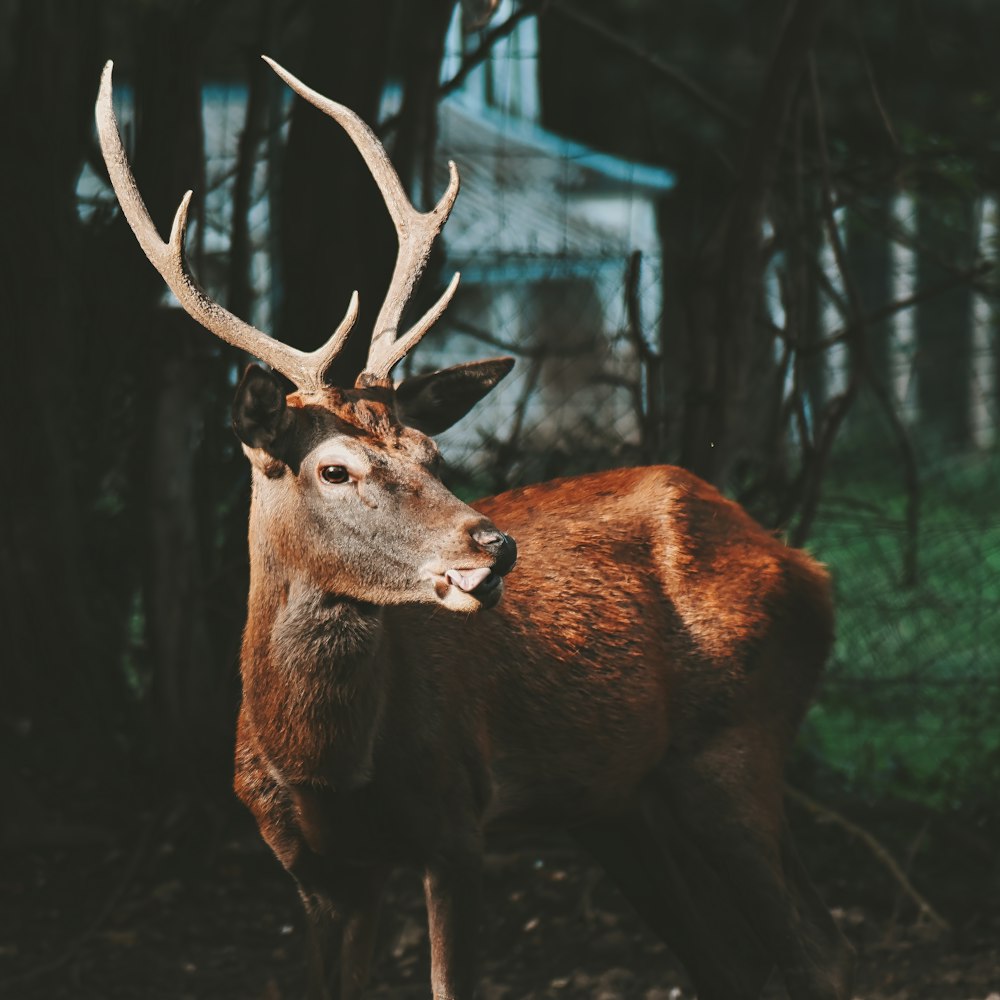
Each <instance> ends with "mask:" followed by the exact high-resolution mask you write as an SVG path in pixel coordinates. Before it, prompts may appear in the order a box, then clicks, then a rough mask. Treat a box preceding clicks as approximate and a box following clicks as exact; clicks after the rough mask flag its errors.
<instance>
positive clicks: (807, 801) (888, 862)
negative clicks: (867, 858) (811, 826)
mask: <svg viewBox="0 0 1000 1000" xmlns="http://www.w3.org/2000/svg"><path fill="white" fill-rule="evenodd" d="M785 796H786V797H787V798H788V799H790V800H791V801H792V802H794V803H795V804H796V805H798V806H800V807H801V808H802V809H804V810H805V811H806V812H807V813H810V814H811V815H812V816H815V817H816V818H817V819H820V820H823V821H825V822H828V823H835V824H836V825H837V826H839V827H840V828H841V829H843V830H846V831H847V832H848V833H849V834H850V835H851V836H852V837H856V838H857V839H858V840H860V841H861V842H862V843H863V844H864V845H865V846H866V847H867V848H868V850H869V851H871V853H872V854H873V855H874V856H875V858H876V859H877V860H878V861H880V862H881V863H882V865H883V866H884V867H885V868H886V870H887V871H888V872H889V874H890V875H891V876H892V877H893V878H894V879H895V880H896V883H897V884H898V885H899V887H900V889H901V890H902V891H903V892H904V893H905V894H906V895H907V896H909V897H910V899H912V900H913V902H914V903H915V904H916V906H917V909H918V910H919V911H920V913H921V914H922V915H924V916H926V917H927V918H928V919H929V920H930V921H931V922H932V923H934V924H935V925H936V926H937V927H939V928H940V929H941V930H945V931H947V930H951V924H949V923H948V921H947V920H945V919H944V917H942V916H941V914H940V913H938V911H937V910H935V909H934V907H933V906H932V905H931V904H930V903H929V902H928V900H927V899H925V898H924V896H922V895H921V894H920V892H919V891H918V890H917V889H916V888H915V887H914V885H913V883H912V882H911V881H910V880H909V879H908V878H907V877H906V873H905V872H904V871H903V869H902V868H901V867H900V865H899V862H898V861H896V859H895V858H894V857H893V856H892V854H890V853H889V850H888V848H886V847H885V846H884V845H883V844H882V842H881V841H880V840H879V839H878V838H877V837H876V836H875V835H874V834H872V833H869V832H868V831H867V830H866V829H864V827H861V826H858V824H857V823H854V822H852V821H851V820H849V819H848V818H847V817H846V816H842V815H841V814H840V813H839V812H837V811H836V810H835V809H831V808H830V807H829V806H826V805H823V804H822V803H820V802H817V801H816V800H815V799H812V798H810V797H809V796H808V795H806V794H804V793H803V792H800V791H799V790H798V789H797V788H792V787H791V785H785Z"/></svg>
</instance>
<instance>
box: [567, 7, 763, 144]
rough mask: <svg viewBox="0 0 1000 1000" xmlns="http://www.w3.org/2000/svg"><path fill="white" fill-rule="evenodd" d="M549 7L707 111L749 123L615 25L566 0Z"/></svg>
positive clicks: (733, 121) (734, 122) (732, 122)
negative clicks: (665, 81)
mask: <svg viewBox="0 0 1000 1000" xmlns="http://www.w3.org/2000/svg"><path fill="white" fill-rule="evenodd" d="M552 7H553V8H554V9H555V10H557V11H559V13H560V14H561V15H562V16H563V17H565V18H567V20H570V21H575V22H576V23H577V24H579V25H581V26H582V27H584V28H586V29H587V30H588V31H591V32H593V33H594V34H595V35H599V36H600V37H601V38H603V39H604V40H605V41H607V42H610V43H611V44H612V45H614V46H615V47H616V48H618V49H621V50H622V51H624V52H627V53H628V54H629V55H631V56H634V57H635V58H636V59H638V60H639V62H641V63H644V64H645V65H646V66H648V67H649V68H650V69H653V70H655V71H656V72H657V73H659V75H660V76H662V77H663V78H664V79H666V80H669V81H670V83H672V84H673V85H674V86H675V87H676V88H677V89H678V90H679V91H680V92H681V93H682V94H685V95H687V96H688V97H690V98H691V99H692V100H693V101H694V102H695V103H696V104H700V105H701V106H702V107H703V108H705V109H706V110H707V111H711V112H712V114H713V115H715V116H716V117H717V118H721V119H722V120H723V121H724V122H727V123H728V124H730V125H736V126H737V127H738V128H741V129H745V128H746V127H747V126H748V125H749V122H748V121H747V120H746V119H745V118H744V117H743V116H742V115H739V114H737V113H736V112H735V111H733V109H732V108H730V107H729V106H728V105H726V104H724V103H723V102H722V101H720V100H719V98H717V97H715V96H714V95H713V94H710V93H709V92H708V91H707V90H705V88H704V87H702V85H701V84H700V83H698V82H697V81H695V80H692V79H691V77H689V76H688V75H687V74H686V73H685V72H684V71H683V70H679V69H677V67H676V66H671V65H670V64H669V63H667V62H664V60H662V59H661V58H660V57H659V56H655V55H653V54H652V53H651V52H648V51H647V50H646V49H644V48H643V47H642V46H641V45H637V44H636V43H635V42H633V41H632V40H631V39H630V38H626V37H625V36H624V35H621V34H619V33H618V32H617V31H615V30H614V29H612V28H609V27H608V26H607V25H606V24H604V23H603V22H601V21H599V20H598V19H597V18H596V17H591V16H590V14H586V13H584V12H583V11H582V10H578V9H577V8H576V7H571V6H570V5H569V4H568V3H567V2H566V0H553V3H552Z"/></svg>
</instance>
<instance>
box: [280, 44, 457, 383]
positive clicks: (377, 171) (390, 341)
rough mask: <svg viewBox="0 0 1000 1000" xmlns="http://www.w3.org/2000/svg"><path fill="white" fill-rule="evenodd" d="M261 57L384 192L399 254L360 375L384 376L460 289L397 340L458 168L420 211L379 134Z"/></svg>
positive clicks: (451, 288)
mask: <svg viewBox="0 0 1000 1000" xmlns="http://www.w3.org/2000/svg"><path fill="white" fill-rule="evenodd" d="M262 58H263V59H264V61H265V62H266V63H267V64H268V66H270V67H271V69H273V70H274V72H275V73H277V74H278V76H280V77H281V79H282V80H284V81H285V83H287V84H288V86H289V87H291V88H292V90H294V91H295V93H297V94H298V95H299V96H300V97H302V98H304V99H305V100H307V101H308V102H309V103H310V104H312V105H313V106H314V107H316V108H318V109H319V110H320V111H322V112H323V113H324V114H326V115H328V116H329V117H330V118H332V119H333V120H334V121H335V122H337V124H338V125H340V126H341V128H343V129H344V131H345V132H346V133H347V134H348V136H349V137H350V138H351V141H352V142H353V143H354V145H355V146H356V147H357V148H358V151H359V152H360V153H361V156H362V157H363V159H364V161H365V163H366V164H367V166H368V169H369V171H370V172H371V175H372V177H373V178H374V179H375V183H376V185H378V189H379V191H381V192H382V197H383V198H384V199H385V204H386V207H387V208H388V209H389V215H390V216H391V217H392V222H393V225H394V226H395V228H396V236H397V238H398V240H399V254H398V255H397V257H396V266H395V268H394V269H393V272H392V279H391V281H390V282H389V291H388V292H387V293H386V297H385V301H384V302H383V304H382V308H381V309H380V310H379V314H378V318H377V319H376V320H375V328H374V331H373V334H372V342H371V347H370V348H369V351H368V361H367V363H366V364H365V370H364V371H363V372H362V373H361V375H360V376H359V382H360V381H362V380H364V379H366V378H372V379H376V380H380V379H385V378H388V376H389V373H390V371H392V369H393V367H394V366H395V365H396V364H397V363H398V362H399V361H400V360H402V358H403V357H405V356H406V354H408V353H409V351H411V350H412V349H413V348H414V347H415V346H416V345H417V343H418V342H419V341H420V339H421V337H423V335H424V334H425V333H426V332H427V331H428V330H429V329H430V328H431V326H433V325H434V323H435V322H436V321H437V320H438V318H439V317H440V316H441V314H442V313H443V312H444V310H445V308H446V307H447V305H448V303H449V302H450V301H451V298H452V296H453V295H454V294H455V289H456V288H457V287H458V281H459V277H460V276H459V275H458V274H457V273H456V274H455V276H454V277H453V278H452V280H451V283H450V284H449V285H448V288H447V289H446V290H445V292H444V294H443V295H442V296H441V297H440V298H439V299H438V301H437V302H436V303H435V304H434V305H433V306H431V308H430V309H429V310H428V311H427V312H426V313H425V314H424V315H423V316H422V317H421V318H420V319H419V320H418V321H417V322H416V323H414V325H413V326H412V327H411V328H410V329H409V330H408V331H407V332H406V333H405V334H404V335H403V336H402V337H398V339H397V334H398V332H399V321H400V318H401V317H402V315H403V310H404V309H405V308H406V304H407V302H409V300H410V297H411V295H412V294H413V288H414V286H415V285H416V283H417V281H418V280H419V278H420V275H421V274H422V273H423V270H424V267H426V265H427V259H428V257H429V256H430V252H431V247H432V246H433V245H434V240H435V239H436V238H437V235H438V233H440V232H441V227H442V226H444V224H445V222H447V220H448V216H449V214H450V213H451V209H452V206H453V205H454V203H455V198H456V197H457V195H458V187H459V179H458V168H457V167H456V166H455V164H454V162H452V161H449V162H448V171H449V175H450V176H449V180H448V187H447V189H446V190H445V193H444V194H443V195H442V196H441V200H440V201H439V202H438V203H437V205H435V206H434V208H432V209H431V210H430V211H429V212H418V211H417V210H416V209H415V208H414V207H413V204H412V203H411V202H410V199H409V197H408V196H407V194H406V191H405V190H404V188H403V184H402V182H401V181H400V179H399V174H397V173H396V170H395V168H394V167H393V165H392V162H391V161H390V159H389V156H388V154H387V153H386V151H385V148H384V147H383V145H382V143H381V142H380V141H379V139H378V136H376V135H375V133H374V132H373V131H372V130H371V129H370V128H369V127H368V125H366V124H365V122H364V121H363V120H362V119H361V118H359V117H358V116H357V115H356V114H355V113H354V112H353V111H351V109H350V108H348V107H345V106H344V105H343V104H338V103H337V102H336V101H331V100H330V99H329V98H327V97H324V96H323V95H322V94H320V93H317V92H316V91H315V90H313V89H312V88H311V87H308V86H306V84H304V83H303V82H302V81H301V80H299V79H298V78H297V77H296V76H294V75H293V74H291V73H289V72H288V70H286V69H285V68H284V67H282V66H280V65H278V63H276V62H275V61H274V60H273V59H270V58H269V57H268V56H263V57H262Z"/></svg>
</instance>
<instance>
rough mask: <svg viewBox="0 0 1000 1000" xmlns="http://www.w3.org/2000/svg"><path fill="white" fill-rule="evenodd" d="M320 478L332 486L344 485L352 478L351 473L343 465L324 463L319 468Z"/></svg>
mask: <svg viewBox="0 0 1000 1000" xmlns="http://www.w3.org/2000/svg"><path fill="white" fill-rule="evenodd" d="M319 478H320V479H322V480H323V482H324V483H329V484H330V485H331V486H343V484H344V483H346V482H348V481H349V480H350V478H351V474H350V473H349V472H348V471H347V468H346V467H345V466H343V465H324V466H323V467H322V468H321V469H320V470H319Z"/></svg>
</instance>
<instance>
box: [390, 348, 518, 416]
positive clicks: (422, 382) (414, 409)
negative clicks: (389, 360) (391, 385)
mask: <svg viewBox="0 0 1000 1000" xmlns="http://www.w3.org/2000/svg"><path fill="white" fill-rule="evenodd" d="M513 367H514V359H513V358H490V359H489V360H488V361H470V362H469V363H468V364H464V365H455V367H454V368H444V369H442V370H441V371H437V372H428V373H427V374H426V375H414V376H413V377H412V378H408V379H404V380H403V381H402V382H400V384H399V385H397V386H396V409H397V411H398V413H399V418H400V420H402V422H403V423H404V424H406V425H407V426H408V427H415V428H416V429H417V430H418V431H423V432H424V433H425V434H431V435H433V434H440V433H441V432H442V431H446V430H447V429H448V428H449V427H451V426H452V424H454V423H456V422H457V421H459V420H461V418H462V417H464V416H465V415H466V413H468V412H469V410H471V409H472V407H473V406H475V405H476V403H478V402H479V400H481V399H482V398H483V396H485V395H486V394H487V393H488V392H489V391H490V389H492V388H493V387H494V386H495V385H496V384H497V383H498V382H499V381H500V380H501V379H502V378H503V377H504V376H505V375H507V373H508V372H509V371H510V370H511V368H513Z"/></svg>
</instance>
